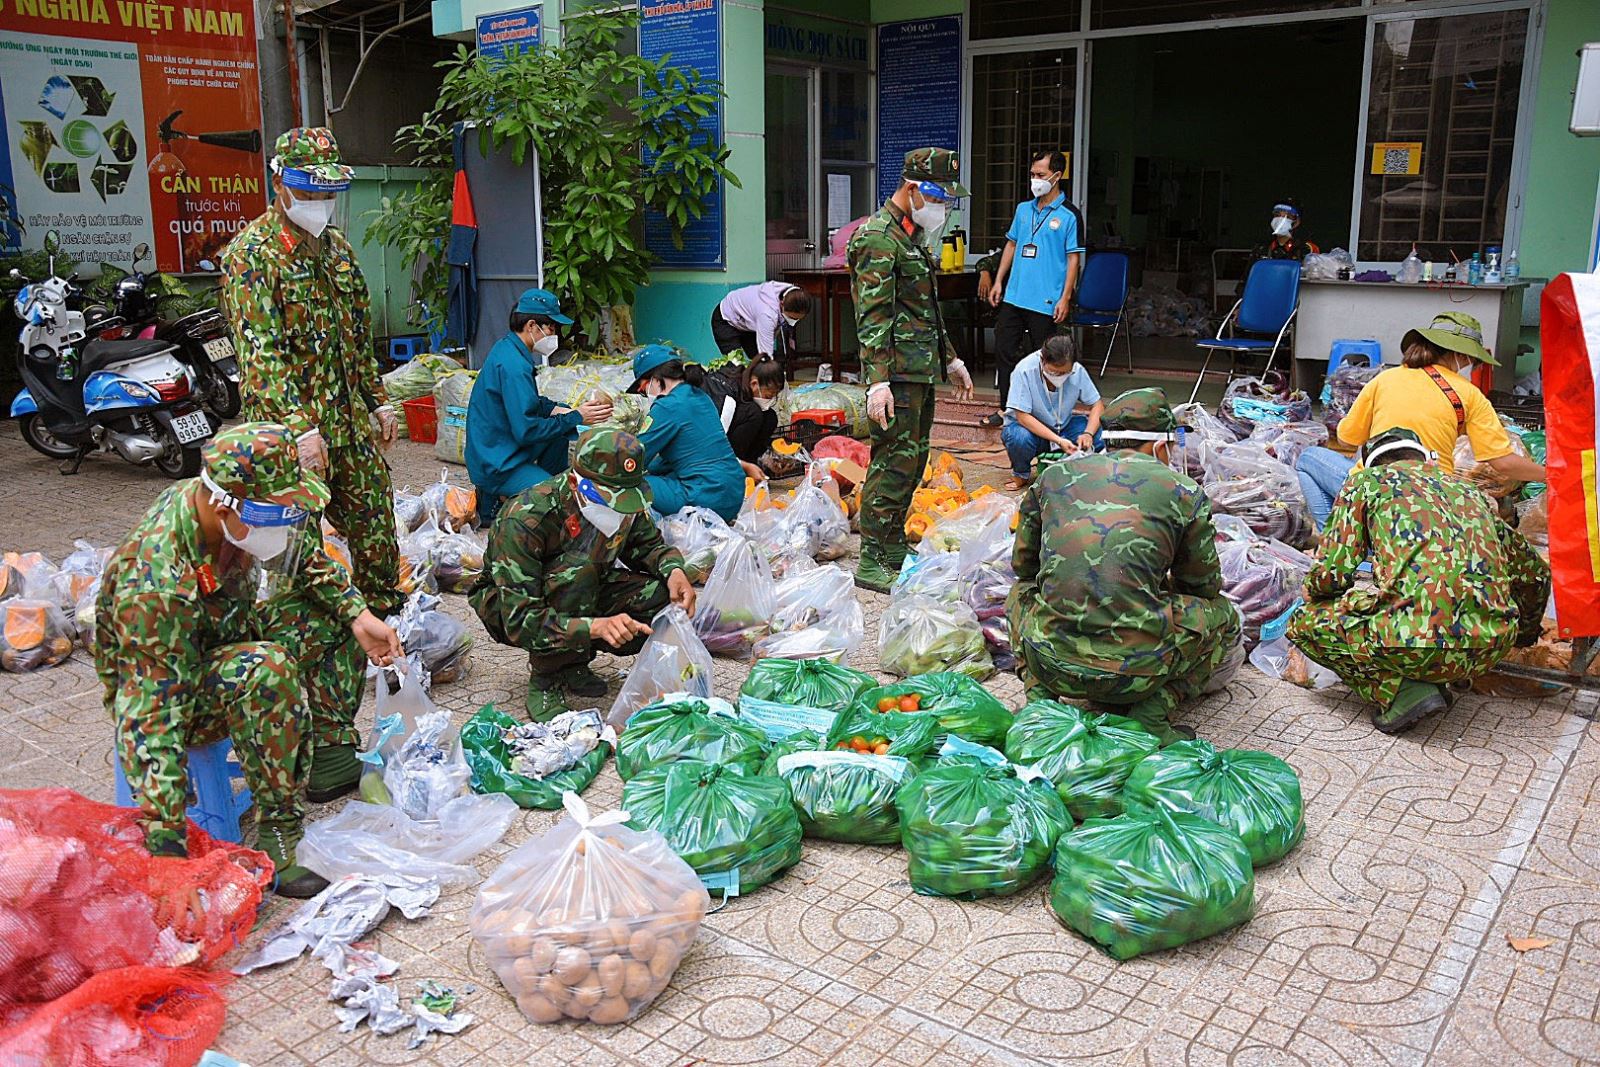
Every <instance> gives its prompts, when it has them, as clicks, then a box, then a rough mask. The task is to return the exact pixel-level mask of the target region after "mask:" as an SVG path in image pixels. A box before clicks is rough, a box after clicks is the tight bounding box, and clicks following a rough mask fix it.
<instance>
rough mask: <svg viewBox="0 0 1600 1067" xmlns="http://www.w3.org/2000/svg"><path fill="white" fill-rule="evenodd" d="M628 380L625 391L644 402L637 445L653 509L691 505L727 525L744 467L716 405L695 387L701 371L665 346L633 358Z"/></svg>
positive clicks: (740, 493)
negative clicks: (645, 417)
mask: <svg viewBox="0 0 1600 1067" xmlns="http://www.w3.org/2000/svg"><path fill="white" fill-rule="evenodd" d="M633 376H634V383H633V389H632V390H631V391H632V392H635V393H643V394H644V395H645V396H647V397H649V398H650V418H649V421H648V422H647V423H646V424H645V431H644V432H643V433H642V434H640V435H639V441H640V443H641V444H643V445H644V455H645V462H646V463H648V464H649V468H648V473H647V474H646V475H645V481H647V482H649V483H650V493H651V497H652V500H653V501H654V507H655V509H656V510H657V511H658V512H660V513H661V514H663V515H671V514H672V513H673V512H675V511H679V510H681V509H683V508H685V507H688V506H690V505H691V504H692V505H695V506H697V507H702V508H710V509H711V510H712V511H715V512H716V513H717V514H718V515H721V516H722V517H723V518H724V519H726V520H727V521H729V522H732V521H733V520H734V519H735V518H737V517H738V515H739V506H740V505H741V504H743V503H744V468H742V467H741V466H739V457H737V456H735V455H734V454H733V446H732V445H731V444H729V443H728V435H727V433H725V432H724V431H723V429H722V418H721V416H720V415H719V414H718V413H717V406H716V405H715V404H713V403H712V402H711V397H709V396H707V395H706V393H705V391H704V390H703V389H702V388H701V387H702V386H703V385H704V384H705V378H706V376H705V371H704V370H703V369H701V368H700V367H699V366H697V365H696V364H693V363H689V364H685V363H684V362H683V361H682V360H680V359H678V357H677V356H675V355H674V354H673V352H672V350H671V349H669V348H667V347H666V346H665V345H645V346H644V347H643V348H641V349H639V351H637V352H635V353H634V355H633Z"/></svg>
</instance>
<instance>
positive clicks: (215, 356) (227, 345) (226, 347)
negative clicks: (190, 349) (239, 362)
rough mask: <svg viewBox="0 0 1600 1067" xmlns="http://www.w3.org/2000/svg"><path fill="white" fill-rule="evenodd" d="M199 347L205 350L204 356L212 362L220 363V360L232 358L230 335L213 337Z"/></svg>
mask: <svg viewBox="0 0 1600 1067" xmlns="http://www.w3.org/2000/svg"><path fill="white" fill-rule="evenodd" d="M201 347H202V348H204V349H205V350H206V356H207V357H208V358H209V359H210V360H211V362H213V363H220V362H221V361H222V360H225V359H233V358H234V352H233V339H232V338H231V337H213V338H212V339H211V340H209V341H207V342H205V343H204V344H203V345H202V346H201Z"/></svg>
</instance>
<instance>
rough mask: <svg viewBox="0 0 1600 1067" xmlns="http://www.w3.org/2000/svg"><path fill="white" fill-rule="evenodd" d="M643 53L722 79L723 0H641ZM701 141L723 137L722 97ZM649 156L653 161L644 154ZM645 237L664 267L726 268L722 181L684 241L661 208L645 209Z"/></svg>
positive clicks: (701, 129)
mask: <svg viewBox="0 0 1600 1067" xmlns="http://www.w3.org/2000/svg"><path fill="white" fill-rule="evenodd" d="M639 54H640V55H641V56H643V57H644V58H646V59H660V58H662V57H663V56H666V57H668V62H669V63H670V65H671V66H673V67H677V68H678V69H680V70H696V71H699V72H700V76H701V77H702V78H705V79H708V80H712V81H717V82H720V81H721V80H722V0H639ZM697 125H698V132H697V133H696V134H695V136H694V141H695V143H697V144H712V145H720V144H721V143H722V103H721V101H720V100H719V101H718V103H717V106H716V107H714V108H712V110H711V114H709V115H707V116H705V117H704V118H702V119H701V120H700V121H699V123H698V124H697ZM645 162H646V163H647V164H648V163H650V162H651V160H650V157H649V156H648V155H646V157H645ZM644 241H645V247H647V248H649V249H650V251H651V253H653V254H654V255H655V257H656V259H657V261H658V262H659V264H660V265H661V266H663V267H681V268H685V269H695V270H724V269H726V268H727V265H728V249H727V233H726V228H725V226H724V219H723V187H722V183H721V182H720V181H719V182H718V183H717V187H716V189H714V190H712V192H711V194H710V195H709V196H707V197H706V199H705V212H704V213H703V214H702V215H701V216H700V217H699V218H698V219H695V220H693V221H692V222H690V223H689V225H688V226H687V227H685V228H684V231H683V247H682V248H679V247H678V246H676V245H674V244H673V243H672V229H671V227H670V226H669V225H668V223H667V219H666V217H665V216H664V215H662V214H661V212H659V211H646V212H645V216H644Z"/></svg>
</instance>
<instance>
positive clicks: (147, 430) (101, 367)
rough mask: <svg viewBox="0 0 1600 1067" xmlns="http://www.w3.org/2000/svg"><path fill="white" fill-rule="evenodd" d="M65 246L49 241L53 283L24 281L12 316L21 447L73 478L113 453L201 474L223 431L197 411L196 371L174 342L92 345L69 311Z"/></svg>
mask: <svg viewBox="0 0 1600 1067" xmlns="http://www.w3.org/2000/svg"><path fill="white" fill-rule="evenodd" d="M58 247H59V239H58V238H57V237H56V235H55V234H54V232H53V231H52V232H51V233H49V234H46V235H45V250H46V251H47V252H48V253H49V256H50V258H49V271H50V276H49V277H47V278H44V279H41V280H38V281H34V280H31V279H28V278H25V277H24V276H23V275H22V274H21V273H20V272H19V271H16V270H13V271H12V272H11V277H12V278H14V279H16V280H18V281H20V282H23V283H24V284H23V285H22V287H21V289H20V291H19V292H18V293H17V297H16V300H15V302H14V307H15V310H16V313H17V317H18V318H20V319H21V320H22V333H21V335H20V338H19V343H18V346H17V367H18V370H19V371H20V372H21V375H22V383H23V386H24V388H23V390H22V391H21V392H20V393H18V394H17V396H16V398H15V399H14V400H12V402H11V416H12V418H15V419H17V420H18V421H19V425H20V429H21V431H22V439H23V440H24V441H26V442H27V443H28V445H29V447H31V448H33V449H34V450H35V451H37V452H40V453H42V454H43V455H46V456H49V457H50V458H52V459H59V460H64V461H70V465H67V464H64V465H63V467H62V471H61V473H63V474H75V473H77V471H78V467H79V466H80V465H81V464H82V463H83V460H84V457H86V456H87V455H89V454H90V453H91V452H115V453H116V454H117V455H119V456H121V457H122V458H123V459H125V460H127V461H128V462H129V463H134V464H138V465H141V466H143V465H145V464H154V466H155V467H156V469H157V470H159V471H161V473H163V474H165V475H167V476H168V477H169V478H192V477H194V476H195V475H196V474H199V473H200V450H201V448H202V447H203V446H204V445H205V443H206V441H207V440H209V439H210V438H211V436H212V435H213V434H214V433H215V432H216V430H217V428H218V427H219V426H220V425H221V420H220V419H217V420H213V418H212V417H211V416H209V415H208V414H207V413H206V412H205V411H204V410H202V409H201V408H200V406H199V404H198V403H197V402H196V398H195V396H194V395H193V392H192V389H191V385H192V383H191V380H190V376H189V370H188V368H187V367H185V366H184V365H183V363H182V362H181V361H180V360H179V359H178V358H177V347H176V346H175V345H173V344H172V343H170V342H168V341H162V340H157V339H154V338H151V339H145V340H138V339H133V340H106V339H105V338H103V337H100V336H98V335H97V336H95V337H93V338H90V337H89V336H88V334H89V330H88V327H87V325H86V323H85V319H84V314H83V312H81V311H76V310H73V309H72V308H71V307H70V306H69V302H70V301H71V299H72V298H73V297H75V295H76V292H77V289H76V286H75V285H74V284H73V282H74V278H63V277H61V276H60V275H58V274H57V273H56V269H55V252H56V249H57V248H58Z"/></svg>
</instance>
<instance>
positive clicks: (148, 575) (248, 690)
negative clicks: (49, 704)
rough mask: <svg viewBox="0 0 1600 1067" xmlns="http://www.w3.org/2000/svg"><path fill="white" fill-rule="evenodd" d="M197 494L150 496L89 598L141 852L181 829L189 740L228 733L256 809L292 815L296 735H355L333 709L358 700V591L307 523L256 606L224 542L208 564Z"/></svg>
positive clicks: (247, 569)
mask: <svg viewBox="0 0 1600 1067" xmlns="http://www.w3.org/2000/svg"><path fill="white" fill-rule="evenodd" d="M285 447H289V446H288V445H285ZM207 491H208V490H206V489H205V488H204V487H203V486H202V485H201V483H200V480H199V479H192V480H190V481H184V482H179V483H178V484H177V485H174V486H172V487H171V488H169V489H167V490H166V491H165V492H164V493H162V494H161V496H159V497H158V498H157V499H156V502H155V505H154V506H153V507H151V509H150V510H149V511H148V512H146V513H145V516H144V518H143V519H141V520H140V521H139V523H138V525H136V526H135V527H134V528H133V531H132V532H131V533H130V534H129V535H128V539H127V540H126V541H125V542H123V545H122V547H121V548H119V549H118V550H117V552H116V554H115V555H113V556H112V557H111V560H110V562H109V563H108V564H107V565H106V570H105V575H104V577H102V578H101V581H100V597H99V599H98V601H97V602H96V604H95V611H96V613H97V618H98V619H99V631H98V634H97V637H96V644H95V650H94V659H95V669H96V670H97V671H98V672H99V675H100V680H101V682H103V683H104V685H105V690H106V706H107V708H108V709H109V710H110V712H111V715H112V719H113V721H114V722H115V724H116V730H117V752H118V758H119V759H121V761H122V768H123V773H124V774H126V775H127V778H128V784H129V786H130V787H131V788H132V790H133V794H134V797H135V798H136V799H137V800H138V803H139V808H140V811H141V822H142V823H143V825H144V828H145V834H146V840H147V842H148V845H149V847H150V849H151V851H153V852H156V851H162V850H163V848H165V847H168V846H170V845H172V844H173V843H182V842H183V841H184V840H185V837H186V832H185V828H184V809H185V807H186V806H187V800H186V793H187V781H188V776H187V773H186V770H185V760H186V752H187V749H188V746H190V745H205V744H210V743H211V742H214V741H219V740H221V739H223V738H225V737H226V738H231V739H232V740H233V751H234V755H235V757H236V758H237V759H238V760H239V764H240V766H241V768H242V769H243V771H244V780H245V784H246V785H248V786H249V787H250V791H251V792H252V793H253V794H255V809H254V810H255V812H256V817H257V819H258V820H259V819H263V818H274V817H277V818H284V819H288V818H292V819H293V820H294V821H295V822H296V823H298V820H299V818H300V815H301V811H302V809H301V806H300V801H299V798H298V788H299V785H300V771H301V770H302V769H303V767H304V763H305V760H304V756H305V755H306V754H307V747H306V746H307V742H310V741H315V743H316V744H318V745H323V744H343V743H352V744H353V743H355V742H356V741H357V740H358V738H357V737H356V734H355V727H354V725H353V724H352V723H351V722H350V720H349V719H348V718H347V717H346V716H345V715H344V714H343V709H344V708H347V707H352V706H355V705H356V704H359V703H360V700H361V685H362V681H363V678H364V674H363V671H362V663H363V661H364V659H365V657H364V656H363V655H362V652H361V647H360V645H359V644H357V642H356V639H355V637H354V635H353V634H352V633H351V630H350V624H351V623H352V622H353V621H354V620H355V618H356V616H358V615H360V614H361V612H362V611H363V610H365V608H366V604H365V602H364V601H363V600H362V598H361V595H360V594H359V593H357V592H355V590H353V589H351V588H349V586H348V585H346V584H345V579H344V572H343V570H342V569H341V568H339V566H338V565H337V564H335V563H333V562H332V561H331V560H329V559H328V558H327V556H325V555H323V553H322V546H321V540H320V537H319V535H318V532H317V526H316V524H315V522H313V523H311V524H309V525H308V526H307V527H306V528H305V529H304V530H303V531H302V532H301V534H300V536H302V537H305V538H306V539H307V543H306V544H305V545H304V546H303V547H302V553H303V559H304V561H305V562H304V563H303V564H302V569H301V571H300V573H299V575H298V577H297V578H296V580H295V583H294V586H293V587H292V588H291V589H290V590H289V591H288V592H286V593H284V594H283V595H281V596H280V597H278V598H275V599H271V600H267V601H265V602H262V603H259V604H258V603H257V602H256V586H255V584H254V583H253V581H252V575H253V571H252V569H251V562H250V559H249V557H248V556H245V555H244V554H243V553H241V552H239V551H238V550H237V549H235V548H234V547H233V546H232V545H227V544H224V547H223V549H222V552H221V556H220V558H219V559H217V560H213V559H212V558H211V555H210V553H209V551H208V549H207V547H206V542H205V535H204V534H203V533H202V532H201V529H200V521H199V517H198V515H197V513H196V509H195V494H196V493H197V492H198V493H204V492H207Z"/></svg>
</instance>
